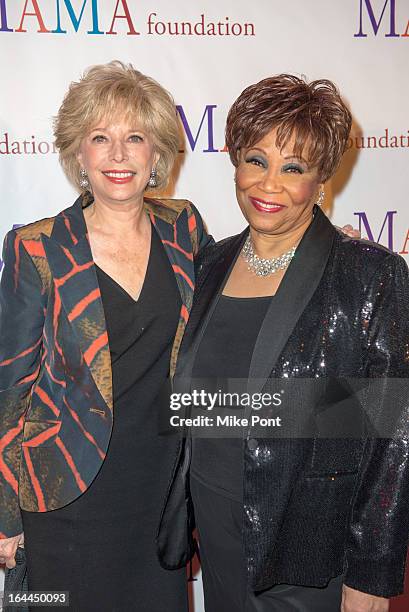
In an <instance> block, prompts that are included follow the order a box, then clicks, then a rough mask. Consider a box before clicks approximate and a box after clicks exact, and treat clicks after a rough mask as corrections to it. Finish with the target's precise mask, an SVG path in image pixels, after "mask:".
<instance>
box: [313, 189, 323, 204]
mask: <svg viewBox="0 0 409 612" xmlns="http://www.w3.org/2000/svg"><path fill="white" fill-rule="evenodd" d="M324 197H325V193H324V190H321V191H320V192H319V194H318V200H317V201H316V202H315V203H316V205H317V206H322V204H323V202H324Z"/></svg>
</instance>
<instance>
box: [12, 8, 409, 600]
mask: <svg viewBox="0 0 409 612" xmlns="http://www.w3.org/2000/svg"><path fill="white" fill-rule="evenodd" d="M408 58H409V0H331V1H328V0H312V1H310V2H305V0H293V1H292V2H283V1H282V0H254V1H253V2H248V1H246V0H235V2H231V0H218V2H213V1H212V0H202V1H201V2H197V1H195V0H191V1H189V2H188V1H186V0H185V1H183V0H174V1H173V2H169V1H168V0H156V1H149V0H0V67H1V96H0V105H1V106H0V179H1V209H0V210H1V212H0V238H1V239H2V238H3V236H4V234H5V233H6V232H7V231H8V230H9V229H10V228H12V227H13V226H17V225H21V224H26V223H29V222H31V221H34V220H36V219H39V218H42V217H45V216H50V215H54V214H56V213H57V212H59V211H60V210H62V209H63V208H66V207H67V206H69V205H70V204H71V203H72V202H73V201H74V199H75V197H76V194H75V191H74V190H73V188H72V187H71V186H70V184H69V183H68V181H67V180H66V178H65V176H64V174H63V172H62V170H61V168H60V166H59V162H58V154H57V152H56V150H55V147H54V144H53V135H52V118H53V116H54V115H55V114H56V113H57V110H58V108H59V106H60V104H61V101H62V98H63V96H64V94H65V92H66V90H67V88H68V85H69V83H70V82H71V81H73V80H77V79H78V78H79V77H80V75H81V73H82V72H83V70H84V69H85V68H86V67H88V66H90V65H93V64H100V63H105V62H108V61H111V60H113V59H118V60H121V61H123V62H126V63H127V62H131V63H132V64H133V65H134V66H135V67H136V68H137V69H138V70H140V71H142V72H144V73H146V74H148V75H150V76H152V77H153V78H155V79H156V80H157V81H159V82H160V83H161V84H162V85H163V86H165V87H166V88H167V89H168V90H169V91H170V92H171V93H172V94H173V96H174V99H175V102H176V104H177V108H178V112H179V116H180V120H181V127H182V130H183V132H184V136H185V138H184V140H185V145H184V150H183V151H181V152H180V156H179V160H178V164H177V171H176V172H175V177H174V181H173V182H172V185H171V187H170V190H168V192H167V195H173V196H175V197H183V198H188V199H190V200H192V201H193V202H194V203H195V204H196V206H197V207H198V208H199V210H200V211H201V213H202V215H203V217H204V219H205V222H206V224H207V226H208V228H209V230H210V231H211V233H212V234H213V235H214V236H215V237H216V239H221V238H223V237H225V236H227V235H231V234H234V233H237V232H238V231H240V230H241V229H242V228H243V227H244V222H243V218H242V216H241V214H240V212H239V209H238V206H237V204H236V202H235V195H234V184H233V167H232V165H231V163H230V161H229V157H228V154H227V152H226V148H225V143H224V125H225V119H226V115H227V112H228V109H229V107H230V105H231V104H232V102H233V101H234V100H235V98H236V97H237V96H238V95H239V94H240V92H241V91H242V90H243V89H244V88H245V87H246V86H247V85H249V84H250V83H254V82H256V81H258V80H260V79H262V78H264V77H266V76H270V75H274V74H277V73H281V72H290V73H294V74H296V75H299V76H300V75H304V76H305V77H306V78H307V79H308V80H313V79H318V78H328V79H331V80H333V81H334V82H335V83H336V84H337V85H338V86H339V88H340V90H341V93H342V94H343V96H344V97H345V99H346V101H347V103H348V104H349V106H350V108H351V111H352V113H353V117H354V125H353V131H352V134H351V138H350V141H349V149H348V152H347V153H346V155H345V157H344V160H343V163H342V166H341V168H340V170H339V172H338V173H337V175H336V176H335V178H334V179H333V180H332V181H331V182H330V184H328V185H327V186H326V196H325V203H324V209H325V210H326V212H327V214H328V215H329V216H330V218H331V219H332V220H333V221H334V222H335V223H336V224H337V225H343V224H345V223H350V224H352V225H354V226H355V227H357V228H359V229H360V230H361V232H362V234H363V235H364V236H368V237H369V238H370V239H372V240H375V241H378V242H381V243H382V244H384V245H386V246H387V247H389V248H390V249H392V250H393V251H395V252H398V253H401V254H402V255H403V256H404V257H405V258H406V259H407V260H409V213H408V209H409V202H408V193H409V171H408V168H409V166H408V151H409V120H408V99H409V81H408V79H407V71H408ZM2 266H3V262H2V261H1V258H0V271H1V268H2ZM195 591H196V593H195V599H196V607H195V610H196V612H201V610H202V609H203V604H202V595H201V586H200V580H199V581H198V582H196V583H195Z"/></svg>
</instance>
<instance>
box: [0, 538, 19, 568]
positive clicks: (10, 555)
mask: <svg viewBox="0 0 409 612" xmlns="http://www.w3.org/2000/svg"><path fill="white" fill-rule="evenodd" d="M23 544H24V534H23V533H20V534H19V535H16V536H13V537H12V538H4V539H1V540H0V563H5V564H6V567H8V568H9V569H12V568H13V567H15V565H16V561H15V558H14V557H15V555H16V550H17V547H18V546H19V545H20V546H21V545H23Z"/></svg>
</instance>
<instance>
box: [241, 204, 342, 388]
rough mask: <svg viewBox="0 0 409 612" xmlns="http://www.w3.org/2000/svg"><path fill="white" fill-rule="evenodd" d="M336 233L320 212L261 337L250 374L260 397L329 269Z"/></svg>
mask: <svg viewBox="0 0 409 612" xmlns="http://www.w3.org/2000/svg"><path fill="white" fill-rule="evenodd" d="M335 235H336V230H335V229H334V227H333V225H332V224H331V223H330V221H329V220H328V219H327V217H326V216H325V214H324V213H323V212H322V211H321V210H320V209H319V208H316V210H315V217H314V219H313V221H312V223H311V225H310V226H309V228H308V230H307V231H306V233H305V234H304V237H303V239H302V240H301V242H300V244H299V246H298V248H297V251H296V253H295V256H294V258H293V260H292V261H291V264H290V265H289V267H288V270H287V272H286V274H285V276H284V278H283V280H282V281H281V284H280V287H279V289H278V291H277V293H276V295H275V296H274V298H273V300H272V301H271V304H270V306H269V309H268V310H267V313H266V316H265V318H264V321H263V324H262V326H261V328H260V331H259V334H258V336H257V340H256V344H255V346H254V350H253V355H252V359H251V364H250V371H249V387H248V390H249V392H251V393H259V392H260V391H261V390H262V389H263V387H264V385H265V383H266V381H267V378H268V376H269V375H270V373H271V371H272V370H273V368H274V366H275V364H276V362H277V360H278V358H279V356H280V354H281V353H282V351H283V349H284V347H285V345H286V343H287V341H288V339H289V337H290V335H291V333H292V332H293V330H294V327H295V325H296V324H297V321H298V320H299V318H300V316H301V315H302V313H303V311H304V310H305V308H306V307H307V305H308V303H309V301H310V300H311V298H312V296H313V294H314V292H315V290H316V289H317V287H318V284H319V282H320V280H321V277H322V275H323V273H324V270H325V266H326V265H327V261H328V257H329V255H330V252H331V248H332V244H333V241H334V237H335Z"/></svg>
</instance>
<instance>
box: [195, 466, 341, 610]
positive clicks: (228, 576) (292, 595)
mask: <svg viewBox="0 0 409 612" xmlns="http://www.w3.org/2000/svg"><path fill="white" fill-rule="evenodd" d="M191 494H192V499H193V504H194V508H195V516H196V524H197V529H198V532H199V541H200V557H201V565H202V576H203V587H204V600H205V609H206V612H226V610H228V611H229V612H339V611H340V608H341V595H342V582H343V577H342V576H338V577H337V578H334V579H333V580H331V581H330V582H329V583H328V585H327V586H326V587H324V588H314V587H303V586H294V585H287V584H280V585H277V586H274V587H272V588H270V589H267V590H266V591H262V592H259V593H254V592H253V591H250V589H248V588H247V575H246V567H245V560H244V554H243V546H242V504H241V503H239V502H238V501H234V500H231V499H229V498H227V497H224V496H222V495H219V494H218V493H216V492H215V491H213V490H211V489H209V488H208V487H206V486H205V485H203V484H202V483H200V482H199V481H198V480H196V479H194V478H191Z"/></svg>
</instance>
